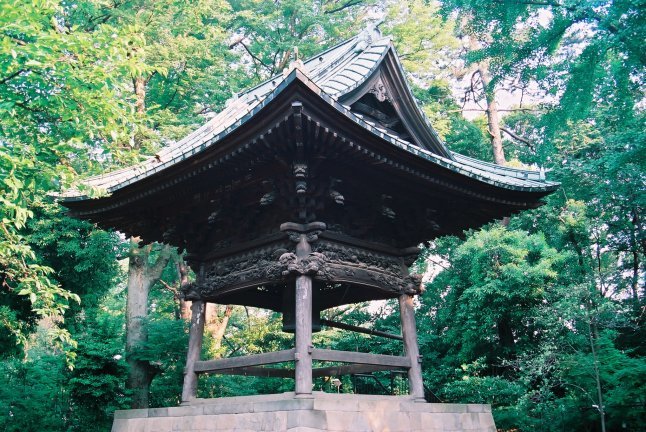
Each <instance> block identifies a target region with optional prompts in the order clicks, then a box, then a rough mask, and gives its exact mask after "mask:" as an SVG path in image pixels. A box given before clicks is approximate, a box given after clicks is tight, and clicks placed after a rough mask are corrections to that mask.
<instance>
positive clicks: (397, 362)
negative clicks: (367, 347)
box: [312, 348, 411, 368]
mask: <svg viewBox="0 0 646 432" xmlns="http://www.w3.org/2000/svg"><path fill="white" fill-rule="evenodd" d="M312 359H314V360H321V361H334V362H345V363H359V364H365V365H380V366H392V367H397V368H410V366H411V361H410V358H409V357H400V356H392V355H383V354H367V353H359V352H352V351H336V350H330V349H320V348H314V349H313V350H312Z"/></svg>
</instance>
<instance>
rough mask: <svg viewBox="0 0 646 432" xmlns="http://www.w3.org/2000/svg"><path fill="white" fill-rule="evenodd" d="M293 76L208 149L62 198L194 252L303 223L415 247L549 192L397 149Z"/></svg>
mask: <svg viewBox="0 0 646 432" xmlns="http://www.w3.org/2000/svg"><path fill="white" fill-rule="evenodd" d="M294 84H295V85H293V86H291V88H290V91H284V92H283V93H281V95H280V97H278V98H276V99H275V100H274V101H273V103H272V105H270V106H267V107H266V109H265V110H263V111H261V112H260V113H258V115H257V116H256V118H255V120H254V122H252V123H249V124H248V127H245V128H240V129H239V130H236V131H235V132H234V133H232V134H231V135H229V136H228V137H227V139H226V140H223V141H222V142H221V143H220V144H219V145H218V146H214V147H212V148H210V149H209V150H208V151H206V152H203V153H201V154H197V155H195V157H193V158H191V159H190V160H186V161H183V162H182V163H179V164H176V165H174V166H172V167H171V168H170V169H166V170H163V171H160V172H159V173H157V174H155V175H152V176H149V177H147V178H145V179H143V180H142V181H139V182H136V183H133V184H132V185H130V186H127V187H124V188H122V189H119V190H117V191H115V192H114V193H113V194H112V195H111V196H109V197H104V198H100V199H97V200H81V201H70V202H66V203H65V205H66V206H68V207H69V208H70V209H71V213H72V215H74V216H77V217H81V218H84V219H89V220H92V221H94V222H96V223H98V224H99V225H100V226H102V227H104V228H110V229H117V230H119V231H121V232H123V233H124V234H127V235H133V236H140V237H141V238H142V239H144V241H146V242H152V241H159V242H164V243H170V244H173V245H175V246H178V247H180V248H186V249H188V250H189V251H191V252H193V253H202V252H201V251H205V250H211V249H213V248H214V245H217V244H222V245H223V246H228V245H230V244H232V243H235V242H237V241H247V240H250V239H253V238H254V236H256V237H258V236H263V235H267V234H271V233H275V232H276V231H277V230H278V226H279V225H280V224H281V223H283V222H286V221H290V220H291V221H298V220H302V221H304V222H308V221H311V220H313V219H316V220H322V221H324V222H326V223H328V225H329V226H330V227H333V228H332V229H338V230H344V231H346V232H345V233H346V234H348V235H351V236H354V237H357V238H366V239H373V240H377V241H382V242H384V243H386V244H391V245H393V246H397V247H408V246H414V245H416V244H419V243H420V242H422V241H425V240H431V239H433V238H436V237H439V236H443V235H448V234H461V233H462V231H463V230H465V229H469V228H477V227H480V226H482V225H483V224H485V223H487V222H489V221H492V220H494V219H497V218H501V217H504V216H507V215H510V214H512V213H514V212H517V211H520V210H523V209H527V208H533V207H536V206H539V205H540V204H541V202H540V198H541V197H543V196H544V195H546V194H548V193H550V189H549V188H544V189H542V190H541V189H540V188H536V189H537V190H534V191H527V190H510V189H509V188H505V187H499V186H495V185H492V184H489V183H485V182H483V181H479V180H478V179H474V178H471V177H468V176H466V175H463V174H460V173H458V172H455V170H452V169H450V167H448V166H441V165H438V164H437V163H434V162H433V161H430V160H427V159H425V158H423V157H419V156H418V155H416V154H414V153H412V152H411V151H407V150H405V149H403V148H398V147H395V146H393V145H392V143H391V142H388V141H387V140H385V139H383V138H382V137H379V136H377V135H376V134H375V133H374V132H373V131H369V130H366V128H365V127H363V125H361V124H358V123H357V121H356V120H353V119H352V118H350V117H348V116H346V115H343V114H342V113H340V112H339V111H338V110H337V109H335V108H334V107H333V106H331V105H330V104H329V102H327V101H324V100H323V99H321V98H318V97H311V96H312V95H311V93H310V91H309V89H308V88H306V87H304V86H303V85H302V83H299V82H295V83H294ZM297 84H298V85H297ZM299 149H302V150H299ZM299 152H301V153H299ZM299 154H301V156H298V155H299ZM298 158H305V162H306V163H307V165H308V170H309V172H308V174H307V176H308V179H307V182H309V188H310V189H309V190H308V192H307V194H306V197H308V199H309V201H311V202H310V203H309V204H307V203H305V204H303V203H302V202H301V201H299V200H300V198H303V197H299V198H298V199H297V198H296V195H297V194H296V191H295V186H294V178H293V177H294V175H293V172H292V169H293V166H294V164H295V163H296V162H299V161H297V159H298ZM334 193H338V194H340V195H341V196H342V197H343V203H342V204H339V203H337V202H336V201H335V198H333V197H332V195H333V194H334ZM272 195H273V198H272ZM263 198H265V203H262V201H263ZM271 199H273V200H272V201H271V202H270V203H267V202H266V201H267V200H271ZM306 201H307V200H306ZM299 203H300V204H299ZM303 206H305V207H308V206H309V207H308V208H307V209H305V210H303V208H302V207H303ZM326 219H327V220H326ZM334 227H337V228H334Z"/></svg>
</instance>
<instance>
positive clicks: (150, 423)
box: [112, 392, 496, 432]
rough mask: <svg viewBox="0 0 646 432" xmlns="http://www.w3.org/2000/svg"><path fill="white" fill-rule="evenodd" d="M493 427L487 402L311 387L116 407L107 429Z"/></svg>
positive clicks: (441, 431)
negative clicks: (304, 392) (307, 391)
mask: <svg viewBox="0 0 646 432" xmlns="http://www.w3.org/2000/svg"><path fill="white" fill-rule="evenodd" d="M178 430H181V431H184V432H193V431H200V432H216V431H239V432H241V431H246V432H251V431H261V430H262V431H289V432H305V431H308V432H313V431H338V432H359V431H361V432H365V431H380V432H381V431H390V432H396V431H400V432H404V431H406V432H409V431H416V432H422V431H433V432H448V431H470V432H495V431H496V426H495V424H494V420H493V416H492V415H491V407H490V406H489V405H480V404H429V403H415V402H414V400H413V399H412V398H411V397H410V396H372V395H352V394H336V393H321V392H314V393H313V394H312V396H311V397H310V398H307V399H302V398H298V397H297V396H296V395H295V394H294V393H283V394H274V395H262V396H239V397H229V398H219V399H195V400H193V401H192V402H190V403H188V404H183V406H180V407H174V408H151V409H141V410H127V411H117V412H115V415H114V424H113V426H112V432H129V431H155V432H164V431H168V432H171V431H178Z"/></svg>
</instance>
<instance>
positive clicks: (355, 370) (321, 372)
mask: <svg viewBox="0 0 646 432" xmlns="http://www.w3.org/2000/svg"><path fill="white" fill-rule="evenodd" d="M394 369H399V368H397V367H394V366H382V365H366V364H353V365H338V366H328V367H322V368H316V369H314V370H312V374H313V375H314V377H315V378H318V377H323V376H342V375H353V374H362V373H370V372H378V371H385V370H394Z"/></svg>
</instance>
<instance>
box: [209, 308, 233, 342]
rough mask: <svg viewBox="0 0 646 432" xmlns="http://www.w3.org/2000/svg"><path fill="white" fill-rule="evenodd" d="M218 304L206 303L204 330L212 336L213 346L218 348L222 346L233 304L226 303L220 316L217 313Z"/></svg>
mask: <svg viewBox="0 0 646 432" xmlns="http://www.w3.org/2000/svg"><path fill="white" fill-rule="evenodd" d="M218 309H219V308H218V305H216V304H213V303H207V304H206V322H205V324H206V331H207V332H208V334H209V335H211V337H212V338H213V347H214V348H215V349H216V350H218V349H220V347H221V346H222V339H223V338H224V332H225V331H226V329H227V325H228V324H229V318H230V317H231V313H232V312H233V306H231V305H227V306H226V307H225V308H224V313H223V314H222V316H220V314H219V313H218Z"/></svg>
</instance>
